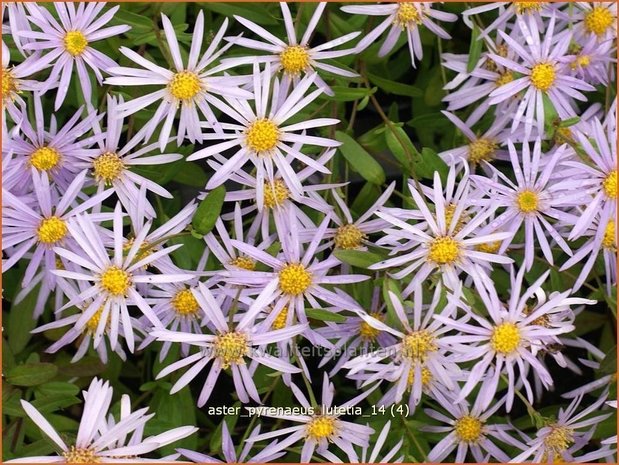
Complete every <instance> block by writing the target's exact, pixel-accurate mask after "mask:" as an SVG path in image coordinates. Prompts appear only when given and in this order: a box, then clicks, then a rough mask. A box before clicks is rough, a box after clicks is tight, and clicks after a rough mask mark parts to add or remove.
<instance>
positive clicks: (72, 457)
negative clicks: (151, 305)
mask: <svg viewBox="0 0 619 465" xmlns="http://www.w3.org/2000/svg"><path fill="white" fill-rule="evenodd" d="M62 455H63V457H64V458H65V462H66V463H100V462H101V458H100V457H98V456H97V454H96V453H95V450H94V449H81V448H77V447H75V446H71V448H70V449H69V450H67V451H65V452H63V453H62Z"/></svg>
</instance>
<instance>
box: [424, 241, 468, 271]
mask: <svg viewBox="0 0 619 465" xmlns="http://www.w3.org/2000/svg"><path fill="white" fill-rule="evenodd" d="M459 256H460V244H459V243H458V241H456V240H455V239H453V238H452V237H449V236H441V237H437V238H436V239H434V240H433V241H432V243H431V244H430V248H429V250H428V260H430V261H432V262H434V263H436V264H438V265H446V264H449V263H453V262H455V261H456V260H457V259H458V257H459Z"/></svg>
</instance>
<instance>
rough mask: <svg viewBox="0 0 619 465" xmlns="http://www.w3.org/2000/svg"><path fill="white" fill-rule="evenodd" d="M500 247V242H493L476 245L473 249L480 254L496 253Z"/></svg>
mask: <svg viewBox="0 0 619 465" xmlns="http://www.w3.org/2000/svg"><path fill="white" fill-rule="evenodd" d="M500 247H501V242H500V241H494V242H485V243H483V244H478V245H477V246H476V247H475V248H476V249H477V250H479V251H480V252H485V253H497V252H498V251H499V248H500Z"/></svg>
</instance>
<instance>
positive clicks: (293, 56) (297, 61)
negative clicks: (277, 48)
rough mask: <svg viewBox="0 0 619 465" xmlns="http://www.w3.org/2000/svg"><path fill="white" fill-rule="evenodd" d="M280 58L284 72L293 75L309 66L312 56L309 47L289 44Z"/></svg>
mask: <svg viewBox="0 0 619 465" xmlns="http://www.w3.org/2000/svg"><path fill="white" fill-rule="evenodd" d="M279 60H280V63H281V64H282V69H283V70H284V72H286V73H288V74H292V75H297V74H300V73H301V72H303V71H306V70H307V69H308V68H309V64H310V56H309V53H308V51H307V48H305V47H303V46H301V45H289V46H288V47H286V48H285V49H284V51H283V52H282V53H280V54H279Z"/></svg>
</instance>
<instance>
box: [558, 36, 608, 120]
mask: <svg viewBox="0 0 619 465" xmlns="http://www.w3.org/2000/svg"><path fill="white" fill-rule="evenodd" d="M572 49H573V54H572V55H568V56H566V57H565V58H564V60H565V63H567V64H568V66H569V68H570V70H571V71H572V75H573V76H575V77H577V78H578V79H582V80H583V81H585V82H588V83H589V84H594V85H595V84H603V85H605V86H607V85H609V82H610V81H612V80H613V79H614V77H615V71H614V68H615V67H614V66H613V65H612V63H616V62H617V59H616V58H615V56H616V46H615V41H614V40H611V39H609V40H604V41H602V42H599V41H598V40H596V38H595V37H589V39H587V40H586V41H585V42H584V43H583V45H582V47H581V46H573V47H572ZM581 119H583V118H582V116H581Z"/></svg>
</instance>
